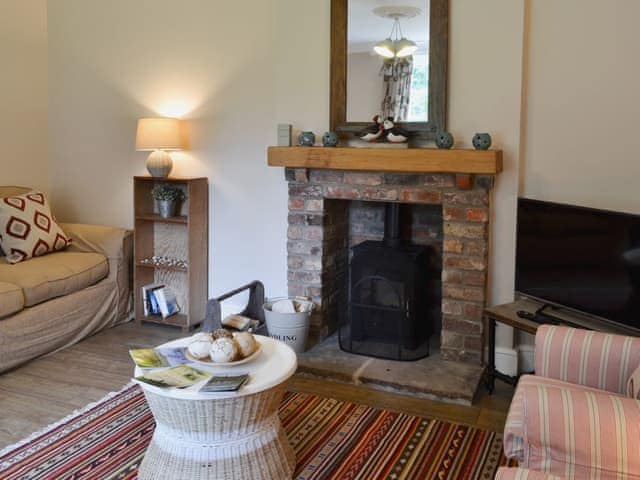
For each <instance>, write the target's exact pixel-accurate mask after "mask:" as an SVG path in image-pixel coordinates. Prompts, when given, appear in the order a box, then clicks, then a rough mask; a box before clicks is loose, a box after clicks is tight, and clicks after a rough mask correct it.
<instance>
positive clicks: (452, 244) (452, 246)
mask: <svg viewBox="0 0 640 480" xmlns="http://www.w3.org/2000/svg"><path fill="white" fill-rule="evenodd" d="M462 247H463V243H462V242H461V241H460V240H454V239H447V240H445V241H444V242H443V244H442V248H443V251H445V252H447V253H458V254H459V253H462Z"/></svg>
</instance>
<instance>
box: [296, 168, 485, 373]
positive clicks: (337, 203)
mask: <svg viewBox="0 0 640 480" xmlns="http://www.w3.org/2000/svg"><path fill="white" fill-rule="evenodd" d="M285 175H286V179H287V181H288V182H289V218H288V222H289V229H288V244H287V250H288V282H289V294H290V295H306V296H311V297H313V299H314V301H315V302H316V303H317V304H318V305H319V308H318V310H317V311H316V313H315V314H314V315H313V317H312V323H311V333H310V335H311V337H312V338H313V339H315V340H316V341H318V340H323V339H325V338H327V337H328V336H329V335H330V334H332V333H333V332H334V331H335V330H336V327H337V319H338V315H339V310H340V309H339V306H340V304H341V302H343V301H344V295H345V294H346V278H345V277H346V269H347V264H348V251H349V250H348V248H349V246H350V245H353V244H354V243H357V242H358V241H360V240H362V239H365V238H366V237H367V235H359V233H363V232H362V231H359V230H358V229H357V227H356V228H355V229H354V226H353V214H350V212H352V211H353V210H352V209H351V208H350V203H351V202H353V201H359V202H401V203H405V204H412V205H431V206H437V207H439V208H441V216H440V217H439V218H441V221H442V225H441V228H437V226H436V227H435V228H434V226H433V225H430V226H429V227H428V228H426V229H425V228H422V229H421V228H417V229H414V230H415V231H414V233H412V235H411V240H412V241H416V238H417V237H419V236H420V232H422V234H423V235H426V239H427V241H429V239H432V240H434V241H437V242H439V243H438V245H440V247H439V251H438V253H440V251H441V257H442V286H441V296H440V297H441V301H440V302H441V304H440V312H441V314H442V328H441V332H440V342H439V350H440V352H441V356H442V358H443V359H445V360H464V361H468V362H472V363H475V364H479V362H480V359H481V351H482V310H483V308H484V304H485V291H486V283H487V257H488V232H489V219H490V212H489V192H490V190H491V188H492V187H493V181H494V177H493V176H492V175H478V176H475V178H472V181H471V182H464V181H460V182H456V175H454V174H414V173H382V172H361V171H340V170H328V169H307V168H287V169H286V170H285ZM465 179H467V177H459V180H465ZM457 185H460V187H461V188H460V187H458V186H457ZM350 216H351V219H350ZM350 220H351V222H350ZM418 227H420V225H418ZM430 229H431V230H434V231H436V232H439V235H440V238H437V236H438V234H437V233H436V234H435V235H434V234H432V233H430ZM416 232H418V233H416ZM425 232H426V234H425ZM364 233H367V234H370V233H371V232H364ZM374 233H375V232H374ZM418 240H419V239H418ZM425 293H426V292H425Z"/></svg>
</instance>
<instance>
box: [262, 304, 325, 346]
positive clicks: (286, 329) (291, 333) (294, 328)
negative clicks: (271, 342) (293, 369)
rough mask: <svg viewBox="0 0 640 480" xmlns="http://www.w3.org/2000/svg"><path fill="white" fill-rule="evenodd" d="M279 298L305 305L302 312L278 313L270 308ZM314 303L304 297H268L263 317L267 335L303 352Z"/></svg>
mask: <svg viewBox="0 0 640 480" xmlns="http://www.w3.org/2000/svg"><path fill="white" fill-rule="evenodd" d="M280 300H291V301H292V302H294V304H296V303H297V304H299V305H300V304H302V305H304V306H305V307H307V308H306V309H305V310H306V311H304V312H295V313H278V312H274V311H272V310H271V307H272V306H273V304H274V303H276V302H278V301H280ZM313 308H314V303H313V302H312V301H311V300H309V299H308V298H306V297H277V298H270V299H268V300H267V301H266V302H265V304H264V306H263V309H264V317H265V321H266V323H267V331H268V332H269V336H270V337H271V338H274V339H276V340H280V341H281V342H284V343H286V344H287V345H289V346H290V347H291V348H293V350H294V351H295V352H296V353H302V352H304V349H305V345H306V343H307V335H308V333H309V318H310V317H311V312H313Z"/></svg>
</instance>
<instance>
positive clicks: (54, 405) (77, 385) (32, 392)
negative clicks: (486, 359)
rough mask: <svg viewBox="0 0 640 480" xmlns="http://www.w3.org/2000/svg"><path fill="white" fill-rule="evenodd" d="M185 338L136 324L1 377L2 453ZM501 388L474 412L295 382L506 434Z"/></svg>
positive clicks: (309, 389) (507, 395)
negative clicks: (139, 356) (142, 358)
mask: <svg viewBox="0 0 640 480" xmlns="http://www.w3.org/2000/svg"><path fill="white" fill-rule="evenodd" d="M182 336H184V335H183V333H182V332H181V331H180V330H179V329H175V328H170V327H166V326H161V325H151V324H145V325H136V324H134V323H128V324H125V325H120V326H118V327H115V328H112V329H109V330H106V331H104V332H101V333H99V334H97V335H94V336H93V337H90V338H88V339H85V340H83V341H82V342H80V343H78V344H77V345H74V346H73V347H70V348H68V349H65V350H62V351H60V352H57V353H54V354H52V355H49V356H45V357H42V358H39V359H36V360H33V361H31V362H29V363H27V364H25V365H23V366H21V367H18V368H16V369H14V370H12V371H10V372H5V373H3V374H0V448H2V447H4V446H6V445H9V444H12V443H15V442H17V441H19V440H21V439H23V438H25V437H27V436H28V435H30V434H31V433H33V432H35V431H38V430H41V429H42V428H45V427H46V426H47V425H50V424H51V423H54V422H56V421H58V420H59V419H61V418H63V417H65V416H66V415H69V414H71V413H73V412H74V411H75V410H77V409H79V408H82V407H84V406H85V405H87V404H89V403H91V402H95V401H96V400H98V399H100V398H102V397H103V396H105V395H106V394H107V393H109V392H112V391H116V390H119V389H120V388H122V387H123V386H124V385H125V384H126V383H127V382H128V381H129V379H130V378H131V373H132V371H133V364H132V362H131V360H130V359H129V356H128V350H129V349H130V348H134V347H135V348H144V347H153V346H155V345H158V344H161V343H164V342H167V341H169V340H173V339H175V338H180V337H182ZM496 387H497V388H496V393H495V394H494V395H493V396H488V395H485V394H481V395H480V398H479V399H478V400H477V402H476V403H475V404H474V405H473V406H470V407H469V406H462V405H456V404H450V403H443V402H437V401H432V400H424V399H419V398H414V397H410V396H405V395H398V394H395V393H390V392H383V391H378V390H371V389H369V388H366V387H362V386H356V385H351V384H346V383H338V382H329V381H326V380H323V379H317V378H309V377H303V376H295V377H293V378H292V379H291V380H290V382H289V389H290V390H291V391H295V392H302V393H311V394H314V395H321V396H326V397H332V398H336V399H338V400H342V401H348V402H356V403H362V404H366V405H370V406H372V407H375V408H386V409H389V410H395V411H400V412H403V413H408V414H411V415H419V416H424V417H429V418H438V419H442V420H448V421H454V422H460V423H464V424H468V425H473V426H478V427H480V428H485V429H489V430H494V431H502V428H503V427H504V420H505V417H506V413H507V409H508V407H509V402H510V400H511V396H512V395H513V389H512V388H511V387H508V386H506V385H503V384H500V383H498V385H496Z"/></svg>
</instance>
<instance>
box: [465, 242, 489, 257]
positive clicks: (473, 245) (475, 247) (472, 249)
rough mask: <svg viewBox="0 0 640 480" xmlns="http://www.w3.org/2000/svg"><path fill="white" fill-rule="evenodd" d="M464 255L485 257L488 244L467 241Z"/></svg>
mask: <svg viewBox="0 0 640 480" xmlns="http://www.w3.org/2000/svg"><path fill="white" fill-rule="evenodd" d="M464 254H465V255H471V256H477V257H485V256H486V255H487V242H486V241H485V240H466V241H465V242H464Z"/></svg>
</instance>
